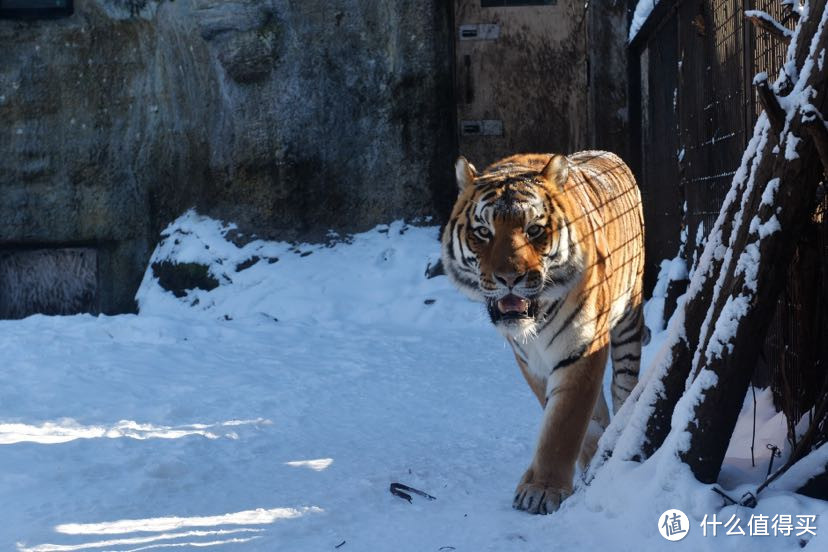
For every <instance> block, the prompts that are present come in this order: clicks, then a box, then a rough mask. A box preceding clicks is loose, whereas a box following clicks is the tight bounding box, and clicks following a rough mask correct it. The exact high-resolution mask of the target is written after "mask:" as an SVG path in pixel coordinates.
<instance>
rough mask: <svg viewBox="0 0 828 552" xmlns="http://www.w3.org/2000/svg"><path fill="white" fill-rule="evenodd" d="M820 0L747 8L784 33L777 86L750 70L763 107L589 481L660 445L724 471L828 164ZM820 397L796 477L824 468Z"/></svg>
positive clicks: (704, 475) (704, 472) (690, 462)
mask: <svg viewBox="0 0 828 552" xmlns="http://www.w3.org/2000/svg"><path fill="white" fill-rule="evenodd" d="M787 4H788V6H787V7H789V8H790V6H792V4H791V3H790V2H787ZM825 4H826V0H806V2H805V4H804V5H803V6H802V7H801V9H799V8H790V9H789V10H788V12H789V14H791V16H792V17H798V22H797V25H796V29H795V31H793V32H792V33H791V32H789V31H788V30H787V29H785V28H784V26H783V25H781V24H780V23H779V22H777V21H775V20H774V19H773V18H772V17H770V16H769V15H768V14H767V13H764V12H758V11H755V10H753V11H750V12H747V13H746V17H748V18H750V19H751V20H752V21H755V22H758V24H759V25H760V26H761V27H762V28H763V29H766V30H769V31H770V32H772V33H774V34H776V35H777V37H778V38H779V39H780V40H783V41H785V42H788V43H789V45H788V50H787V55H786V61H785V63H784V66H783V68H782V70H781V71H780V74H779V76H778V78H777V79H776V81H775V82H774V83H773V84H772V85H769V84H768V77H767V75H765V74H764V73H760V74H759V75H757V76H756V78H755V79H754V85H755V86H756V88H757V94H758V96H759V98H760V101H761V103H762V106H763V108H764V112H763V113H762V114H761V115H760V117H759V118H758V120H757V122H756V125H755V127H754V132H753V137H752V139H751V140H750V142H749V143H748V145H747V148H746V149H745V152H744V154H743V156H742V161H741V165H740V167H739V169H738V170H737V171H736V173H735V174H734V176H733V180H732V183H731V187H730V190H729V192H728V194H727V196H726V197H725V199H724V201H723V204H722V206H721V210H720V213H719V216H718V219H717V220H716V223H715V225H714V227H713V228H712V230H711V232H710V234H709V236H708V239H707V243H706V245H705V248H704V251H703V253H702V254H701V256H700V258H699V260H698V262H697V263H696V266H695V269H694V270H693V271H692V274H691V279H690V283H689V285H688V289H687V293H686V295H685V296H684V297H683V298H682V300H681V301H680V302H679V305H678V306H677V309H676V313H675V315H674V316H673V317H672V319H671V322H670V326H669V327H668V330H667V331H668V332H669V334H668V335H669V337H668V339H667V341H666V343H665V345H664V347H663V348H662V350H661V351H660V353H659V355H657V358H656V360H655V361H654V362H653V364H652V365H651V366H650V367H649V369H648V371H647V374H646V375H645V377H644V378H643V379H642V381H641V382H639V385H638V386H637V388H636V389H635V390H634V392H633V393H632V394H631V395H630V397H629V399H628V401H627V403H626V404H625V405H624V406H623V408H622V409H621V410H620V411H619V412H618V415H617V416H616V417H615V418H614V419H613V421H612V423H611V424H610V426H609V428H608V429H607V431H606V432H605V434H604V436H603V438H602V440H601V442H600V444H599V450H598V452H597V454H596V457H595V459H594V460H593V465H592V466H591V468H590V470H589V473H588V474H587V480H588V481H589V480H592V479H593V478H594V477H595V476H596V475H597V474H598V473H599V472H600V471H601V470H602V469H605V467H606V466H607V465H608V464H612V463H621V462H626V461H630V460H632V461H638V462H644V461H646V460H647V459H649V458H650V457H652V456H653V455H654V454H655V453H656V452H657V451H663V452H664V454H668V455H670V456H673V457H677V458H678V459H680V460H681V461H682V462H683V463H684V464H686V465H687V466H689V468H690V469H691V470H692V472H693V474H694V475H695V477H696V478H697V479H698V480H700V481H702V482H706V483H713V482H715V481H716V479H717V477H718V475H719V471H720V469H721V465H722V461H723V460H724V456H725V452H726V450H727V446H728V442H729V439H730V437H731V435H732V433H733V429H734V427H735V424H736V420H737V418H738V415H739V411H740V409H741V406H742V399H743V397H744V396H745V393H746V391H747V389H748V385H749V384H750V378H751V375H752V373H753V370H754V367H755V366H756V364H757V361H758V357H759V354H760V347H759V346H758V344H759V343H761V341H762V338H763V337H764V335H765V333H766V331H767V328H768V324H769V322H770V320H771V318H772V315H773V312H774V307H775V303H776V298H777V296H778V294H779V293H780V291H781V290H782V289H783V287H784V284H785V276H786V271H787V269H788V266H789V263H790V261H791V259H792V257H793V254H794V251H795V248H796V242H797V238H798V236H799V235H800V233H801V230H802V228H803V225H804V223H805V221H807V220H809V217H810V216H811V214H812V213H813V210H814V207H815V205H816V192H817V189H818V186H819V183H820V182H821V181H822V179H823V178H824V176H825V170H826V169H828V130H826V126H825V120H824V118H825V116H824V114H825V113H826V112H828V111H827V110H828V83H827V82H826V70H825V69H826V68H825V67H824V63H825V50H826V47H828V30H826V20H828V14H827V13H826V10H825ZM781 29H785V31H782V30H781ZM826 381H828V380H826ZM824 391H828V389H824ZM826 395H828V393H826V392H823V393H822V401H821V403H820V404H818V405H817V407H816V408H815V414H814V422H813V423H812V426H811V430H810V431H809V433H810V436H809V435H808V434H806V435H805V436H804V437H803V439H801V440H800V442H799V444H798V445H797V448H796V449H795V450H794V453H793V455H792V456H791V459H790V460H789V461H788V463H787V464H786V465H785V466H783V468H782V469H780V470H779V471H778V472H777V475H778V474H781V473H782V472H783V471H785V470H787V468H789V467H790V465H792V464H793V463H795V462H796V461H798V460H801V459H803V458H806V457H808V455H809V453H811V452H812V451H813V455H812V456H811V457H809V458H808V464H807V466H805V467H801V468H800V469H799V470H798V475H797V476H796V477H793V476H791V477H789V478H788V479H789V480H791V481H796V482H797V484H799V485H800V486H802V485H805V483H806V482H807V481H810V482H811V483H812V484H813V483H814V481H815V477H816V479H818V478H820V477H825V476H824V472H825V470H826V464H828V460H826V457H827V456H826V455H828V451H826V445H824V444H822V441H823V440H824V435H825V434H826V433H825V430H826V428H827V427H828V413H826V402H828V400H827V399H826ZM820 436H822V437H820ZM819 445H821V446H819ZM803 462H804V460H803ZM820 474H822V475H820ZM814 476H815V477H814ZM823 484H824V483H823ZM759 490H761V488H760V489H759Z"/></svg>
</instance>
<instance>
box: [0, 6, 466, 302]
mask: <svg viewBox="0 0 828 552" xmlns="http://www.w3.org/2000/svg"><path fill="white" fill-rule="evenodd" d="M449 9H450V7H449V6H448V5H447V3H444V2H440V1H439V0H397V1H395V2H387V1H384V0H330V1H326V2H323V1H321V0H302V1H301V2H295V1H290V0H175V1H173V0H76V1H75V14H74V15H72V16H71V17H68V18H63V19H53V20H29V21H17V20H15V21H12V20H0V248H6V249H8V248H42V247H68V246H77V245H81V246H92V247H95V248H96V249H97V258H98V298H99V302H100V305H99V307H100V310H101V311H102V312H123V311H128V310H132V309H133V308H134V303H133V294H134V291H135V289H136V288H137V285H138V283H139V282H140V278H141V274H142V272H143V270H144V268H145V265H146V262H147V259H148V258H149V254H150V252H151V249H152V247H153V245H154V243H155V239H156V236H157V235H158V232H159V231H160V230H161V228H163V227H164V226H165V225H166V224H167V223H168V222H170V221H171V220H172V219H173V218H174V217H176V216H177V215H178V214H180V213H181V212H182V211H183V210H185V209H186V208H188V207H191V206H195V207H197V208H198V209H199V210H200V211H201V212H203V213H205V214H209V215H212V216H215V217H218V218H223V219H227V220H233V221H235V222H237V223H239V224H240V226H241V228H242V230H243V231H246V232H255V233H258V234H259V235H263V236H268V237H279V238H282V239H298V238H303V239H314V238H318V237H321V236H323V235H324V233H325V232H326V231H327V230H328V229H329V228H333V229H335V230H338V231H345V232H347V231H356V230H361V229H365V228H368V227H371V226H373V225H375V224H377V223H380V222H387V221H389V220H392V219H395V218H400V217H406V218H409V219H410V218H414V217H423V216H436V217H438V218H439V217H441V216H445V214H446V213H447V211H448V209H449V208H450V203H451V201H452V196H453V193H454V184H453V182H452V171H451V163H452V161H453V157H454V155H455V153H456V152H455V149H456V146H455V137H454V135H453V131H452V117H453V94H452V75H451V39H452V37H451V29H450V14H449Z"/></svg>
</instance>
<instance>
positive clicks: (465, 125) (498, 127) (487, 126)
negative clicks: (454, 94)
mask: <svg viewBox="0 0 828 552" xmlns="http://www.w3.org/2000/svg"><path fill="white" fill-rule="evenodd" d="M460 133H461V134H462V135H463V136H503V121H501V120H500V119H482V120H478V121H460Z"/></svg>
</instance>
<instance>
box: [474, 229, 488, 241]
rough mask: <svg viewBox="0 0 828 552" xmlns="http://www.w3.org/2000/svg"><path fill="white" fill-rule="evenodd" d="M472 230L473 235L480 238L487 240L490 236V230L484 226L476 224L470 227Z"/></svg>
mask: <svg viewBox="0 0 828 552" xmlns="http://www.w3.org/2000/svg"><path fill="white" fill-rule="evenodd" d="M472 232H474V235H475V236H476V237H478V238H479V239H481V240H488V239H489V238H491V237H492V232H491V231H490V230H489V229H488V228H486V227H485V226H478V227H477V228H474V229H472Z"/></svg>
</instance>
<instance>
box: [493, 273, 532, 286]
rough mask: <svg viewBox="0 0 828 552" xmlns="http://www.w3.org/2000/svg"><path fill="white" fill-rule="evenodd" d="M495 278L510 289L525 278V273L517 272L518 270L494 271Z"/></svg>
mask: <svg viewBox="0 0 828 552" xmlns="http://www.w3.org/2000/svg"><path fill="white" fill-rule="evenodd" d="M494 277H495V280H497V281H498V282H500V283H501V284H503V285H504V286H506V287H508V288H509V289H512V288H513V287H515V286H516V285H518V284H519V283H520V282H521V281H523V279H524V278H526V273H525V272H522V273H518V272H495V273H494Z"/></svg>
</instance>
